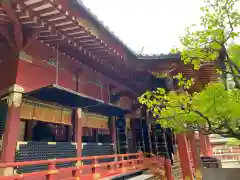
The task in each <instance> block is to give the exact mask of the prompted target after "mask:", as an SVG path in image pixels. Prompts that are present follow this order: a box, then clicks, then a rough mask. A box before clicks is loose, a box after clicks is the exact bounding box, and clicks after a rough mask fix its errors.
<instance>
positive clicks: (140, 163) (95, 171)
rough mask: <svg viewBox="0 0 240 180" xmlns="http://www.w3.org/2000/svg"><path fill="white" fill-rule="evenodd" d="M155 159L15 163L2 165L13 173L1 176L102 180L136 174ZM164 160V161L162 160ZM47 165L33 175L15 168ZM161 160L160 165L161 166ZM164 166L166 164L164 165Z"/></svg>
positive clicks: (128, 156) (135, 156) (9, 179)
mask: <svg viewBox="0 0 240 180" xmlns="http://www.w3.org/2000/svg"><path fill="white" fill-rule="evenodd" d="M109 158H114V159H115V160H114V161H112V162H107V163H105V162H104V163H101V162H99V160H101V159H109ZM152 159H155V160H156V158H155V157H152V156H151V157H144V155H143V153H135V154H119V155H105V156H94V157H78V158H68V159H55V160H41V161H25V162H14V163H2V164H0V168H1V169H7V170H8V171H11V173H10V174H8V176H6V175H5V176H0V179H1V180H31V179H34V180H37V179H47V180H59V179H61V180H76V179H81V180H82V179H86V180H91V179H102V178H106V177H109V176H116V175H120V174H124V173H127V172H134V171H137V170H143V169H145V168H146V166H145V165H144V163H146V162H147V161H149V160H150V161H151V160H152ZM86 160H88V161H89V160H91V161H92V163H91V164H83V163H82V161H86ZM162 160H164V159H163V158H162ZM64 162H65V163H66V162H68V163H69V162H76V166H73V167H67V168H57V167H56V164H57V163H64ZM42 164H47V165H48V170H45V171H37V172H31V173H23V174H16V173H14V168H19V167H24V166H33V165H42ZM160 164H161V163H160V160H159V165H160ZM162 164H163V165H164V163H162Z"/></svg>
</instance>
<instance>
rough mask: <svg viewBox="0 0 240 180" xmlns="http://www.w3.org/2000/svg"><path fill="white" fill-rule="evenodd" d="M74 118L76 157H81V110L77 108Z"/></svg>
mask: <svg viewBox="0 0 240 180" xmlns="http://www.w3.org/2000/svg"><path fill="white" fill-rule="evenodd" d="M76 112H77V113H76V116H75V118H76V119H75V120H76V121H75V123H76V124H75V126H76V127H75V128H76V130H75V137H76V142H77V156H78V157H80V156H82V109H81V108H78V109H77V111H76Z"/></svg>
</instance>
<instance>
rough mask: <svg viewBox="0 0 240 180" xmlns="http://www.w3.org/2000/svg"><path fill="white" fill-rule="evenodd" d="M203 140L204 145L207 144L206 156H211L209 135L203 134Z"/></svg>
mask: <svg viewBox="0 0 240 180" xmlns="http://www.w3.org/2000/svg"><path fill="white" fill-rule="evenodd" d="M205 140H206V145H207V154H208V156H213V153H212V145H211V142H210V139H209V136H205Z"/></svg>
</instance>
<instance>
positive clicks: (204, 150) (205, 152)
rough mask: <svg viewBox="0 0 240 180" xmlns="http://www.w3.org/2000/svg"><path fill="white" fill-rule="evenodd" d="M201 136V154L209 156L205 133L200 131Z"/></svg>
mask: <svg viewBox="0 0 240 180" xmlns="http://www.w3.org/2000/svg"><path fill="white" fill-rule="evenodd" d="M199 138H200V147H201V155H202V156H208V148H207V144H206V138H205V135H204V134H202V133H199Z"/></svg>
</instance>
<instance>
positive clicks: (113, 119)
mask: <svg viewBox="0 0 240 180" xmlns="http://www.w3.org/2000/svg"><path fill="white" fill-rule="evenodd" d="M110 132H111V136H112V142H113V144H114V147H113V148H114V153H115V154H117V134H116V132H117V130H116V117H114V116H112V117H111V126H110Z"/></svg>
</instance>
